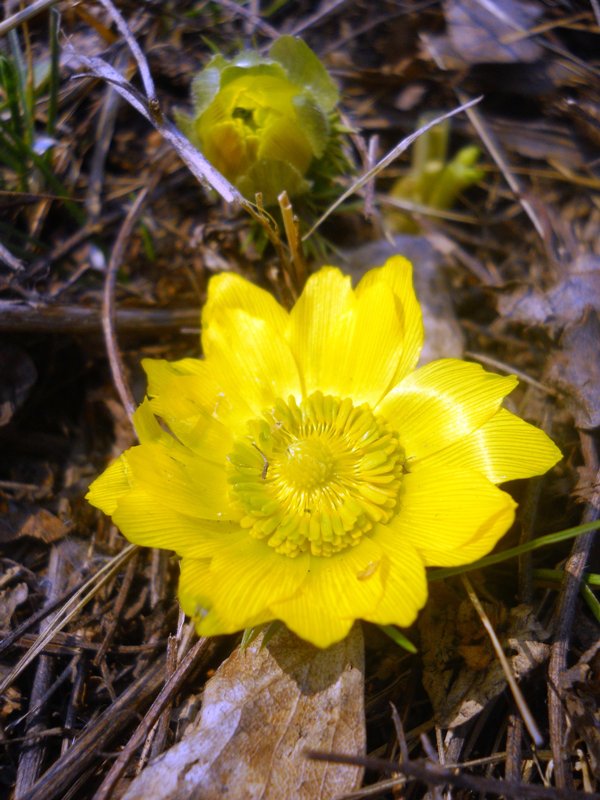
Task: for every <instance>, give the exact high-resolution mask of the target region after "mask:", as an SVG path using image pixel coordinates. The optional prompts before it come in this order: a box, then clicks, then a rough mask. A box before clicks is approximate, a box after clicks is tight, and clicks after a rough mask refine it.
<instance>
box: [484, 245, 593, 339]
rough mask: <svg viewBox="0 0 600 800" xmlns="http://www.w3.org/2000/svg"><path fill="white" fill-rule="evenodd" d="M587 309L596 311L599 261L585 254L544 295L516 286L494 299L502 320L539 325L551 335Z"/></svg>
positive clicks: (531, 289) (576, 318)
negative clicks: (496, 301)
mask: <svg viewBox="0 0 600 800" xmlns="http://www.w3.org/2000/svg"><path fill="white" fill-rule="evenodd" d="M589 306H591V307H592V308H594V309H596V310H597V311H600V257H598V256H594V255H589V254H588V255H585V256H580V257H579V258H578V259H577V260H576V261H575V262H574V263H573V265H572V267H571V268H570V270H569V272H568V274H567V275H565V277H564V278H563V279H562V280H560V281H559V282H558V283H556V284H555V285H554V286H553V287H552V288H550V289H549V290H548V291H546V292H544V291H540V290H539V289H536V288H533V287H531V286H520V287H519V288H518V289H516V290H515V291H511V292H506V293H503V294H502V295H501V296H500V297H499V299H498V311H499V312H500V314H502V316H503V317H505V318H506V319H509V320H512V321H515V322H522V323H524V324H525V325H543V326H544V327H546V328H547V329H548V331H549V332H550V333H551V334H554V333H556V332H557V331H559V330H561V329H562V328H564V326H565V325H568V324H569V323H573V322H576V321H577V320H579V319H581V317H582V316H583V314H584V313H585V310H586V308H588V307H589ZM596 352H597V348H596Z"/></svg>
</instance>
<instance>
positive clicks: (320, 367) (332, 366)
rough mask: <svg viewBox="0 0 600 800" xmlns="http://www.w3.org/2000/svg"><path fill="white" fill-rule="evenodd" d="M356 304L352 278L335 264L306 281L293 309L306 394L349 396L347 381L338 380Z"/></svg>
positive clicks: (293, 337) (293, 335) (293, 339)
mask: <svg viewBox="0 0 600 800" xmlns="http://www.w3.org/2000/svg"><path fill="white" fill-rule="evenodd" d="M355 306H356V301H355V297H354V293H353V291H352V287H351V286H350V278H349V277H348V276H347V275H342V273H341V272H340V270H339V269H336V268H335V267H323V268H322V269H320V270H319V272H317V273H315V274H314V275H311V277H310V278H309V279H308V281H307V282H306V286H305V287H304V291H303V292H302V294H301V296H300V298H299V299H298V302H297V303H296V305H295V306H294V307H293V309H292V310H291V312H290V332H289V341H290V347H291V349H292V352H293V353H294V355H295V357H296V360H297V362H298V365H299V367H300V374H301V375H302V378H303V380H304V390H305V394H306V396H308V395H310V394H312V393H313V392H316V391H321V392H322V393H323V394H324V395H327V394H333V395H338V396H341V397H346V396H347V391H346V386H345V382H344V380H343V379H342V381H339V380H338V368H339V359H340V356H339V354H340V353H341V352H344V351H345V349H346V347H347V343H348V340H349V339H350V337H351V335H352V331H353V326H354V317H353V314H354V310H355ZM340 383H341V384H342V385H340Z"/></svg>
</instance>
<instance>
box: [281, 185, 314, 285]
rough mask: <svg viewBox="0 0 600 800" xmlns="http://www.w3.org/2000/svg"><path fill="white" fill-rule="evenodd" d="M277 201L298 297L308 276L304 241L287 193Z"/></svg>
mask: <svg viewBox="0 0 600 800" xmlns="http://www.w3.org/2000/svg"><path fill="white" fill-rule="evenodd" d="M277 200H278V201H279V208H280V209H281V216H282V218H283V227H284V229H285V235H286V237H287V240H288V245H289V248H290V264H291V266H292V268H293V275H292V282H293V285H294V290H295V293H296V297H297V296H298V294H299V292H300V291H301V290H302V287H303V286H304V284H305V282H306V275H307V269H306V264H305V262H304V257H303V255H302V239H301V238H300V234H299V232H298V218H297V217H296V216H294V210H293V208H292V204H291V202H290V199H289V197H288V193H287V192H286V191H283V192H282V193H281V194H280V195H279V197H278V198H277Z"/></svg>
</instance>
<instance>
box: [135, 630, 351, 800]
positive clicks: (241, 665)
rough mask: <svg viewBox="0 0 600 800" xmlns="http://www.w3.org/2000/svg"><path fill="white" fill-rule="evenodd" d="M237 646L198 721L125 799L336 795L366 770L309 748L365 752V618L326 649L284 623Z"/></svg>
mask: <svg viewBox="0 0 600 800" xmlns="http://www.w3.org/2000/svg"><path fill="white" fill-rule="evenodd" d="M262 643H263V635H262V634H261V635H260V636H259V637H258V638H257V639H256V640H255V641H254V642H253V643H252V644H251V645H249V646H248V647H247V648H246V649H240V648H238V649H237V650H235V652H234V653H233V654H232V655H231V656H230V657H229V658H228V659H227V661H225V662H224V663H223V664H222V665H221V666H220V667H219V669H218V670H217V672H216V674H215V676H214V677H213V678H211V680H210V681H208V683H207V684H206V689H205V692H204V703H203V706H202V712H201V715H200V720H199V722H198V723H197V724H196V725H194V726H193V727H192V729H191V730H188V731H187V732H186V734H185V736H184V738H183V739H182V741H181V742H179V743H178V744H177V745H175V746H174V747H172V748H171V749H170V750H168V751H167V752H166V753H164V754H163V755H162V756H160V757H159V758H158V759H156V761H154V762H153V763H152V764H150V765H149V766H148V767H146V769H145V770H143V772H142V773H141V774H140V775H139V776H138V777H137V778H136V779H135V780H134V781H133V783H132V784H131V785H130V786H129V788H128V790H127V792H126V794H125V795H124V797H123V800H147V798H150V797H151V798H153V800H192V798H200V797H201V798H202V800H222V798H226V799H227V800H254V798H256V800H258V798H260V800H282V798H294V800H319V798H323V800H326V799H327V800H329V798H331V797H332V796H334V795H336V794H344V793H347V792H350V791H352V790H354V789H356V788H357V787H358V786H359V785H360V781H361V778H362V769H361V768H359V767H354V766H346V765H339V764H327V763H325V762H319V761H310V760H309V759H307V758H306V756H305V755H304V753H305V751H306V750H322V751H326V752H336V753H347V754H350V755H359V756H362V755H364V753H365V740H366V734H365V715H364V697H363V695H364V686H363V684H364V677H363V659H364V653H363V639H362V632H361V628H360V626H359V625H355V626H354V628H353V629H352V631H351V632H350V635H349V636H348V637H347V638H346V639H344V641H342V642H340V643H339V644H336V645H333V646H332V647H329V648H328V649H326V650H319V649H318V648H316V647H313V646H312V645H310V644H308V643H307V642H304V641H302V640H300V639H298V638H297V637H296V636H294V635H293V634H292V633H290V632H289V631H287V630H286V629H284V628H282V629H281V630H280V631H278V632H277V633H276V634H275V635H274V636H273V638H272V639H270V640H269V642H268V643H267V644H266V645H265V646H264V647H263V646H262Z"/></svg>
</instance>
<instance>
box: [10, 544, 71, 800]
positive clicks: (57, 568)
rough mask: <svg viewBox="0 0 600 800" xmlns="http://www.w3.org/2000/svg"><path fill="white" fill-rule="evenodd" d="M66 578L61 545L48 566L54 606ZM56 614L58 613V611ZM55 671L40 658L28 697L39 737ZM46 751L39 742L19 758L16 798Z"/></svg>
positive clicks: (48, 621) (45, 626) (30, 729)
mask: <svg viewBox="0 0 600 800" xmlns="http://www.w3.org/2000/svg"><path fill="white" fill-rule="evenodd" d="M65 578H66V562H65V558H64V553H63V548H62V547H61V546H60V544H59V545H58V546H56V547H53V548H52V551H51V553H50V560H49V564H48V585H49V589H48V597H47V601H46V604H47V605H51V604H53V603H54V602H55V601H56V599H57V597H58V596H59V595H60V594H61V593H62V590H63V585H64V582H65ZM55 613H56V612H55ZM52 623H53V617H52V615H51V614H49V615H48V616H47V617H45V619H43V620H42V621H41V624H40V634H43V633H44V632H45V631H47V630H49V629H50V628H51V626H52ZM53 672H54V662H53V659H52V658H51V657H50V656H44V655H42V656H40V658H39V660H38V662H37V666H36V671H35V678H34V681H33V688H32V690H31V695H30V697H29V709H30V711H31V712H32V713H31V716H30V717H29V718H28V720H27V726H26V729H25V730H26V733H27V734H33V735H35V734H38V733H40V732H41V731H42V730H43V729H44V724H43V719H42V718H41V717H40V713H41V711H42V710H43V706H44V700H45V698H46V696H47V694H48V689H49V688H50V683H51V681H52V675H53ZM45 753H46V748H45V746H44V745H43V743H42V742H37V743H36V744H34V745H32V746H31V747H29V748H26V749H25V750H23V752H22V754H21V758H20V759H19V767H18V770H17V779H16V783H15V799H16V800H22V798H24V797H25V796H26V794H27V792H28V791H29V789H30V788H31V787H32V786H33V785H34V783H35V782H36V780H37V779H38V775H39V773H40V771H41V768H42V763H43V760H44V755H45Z"/></svg>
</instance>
